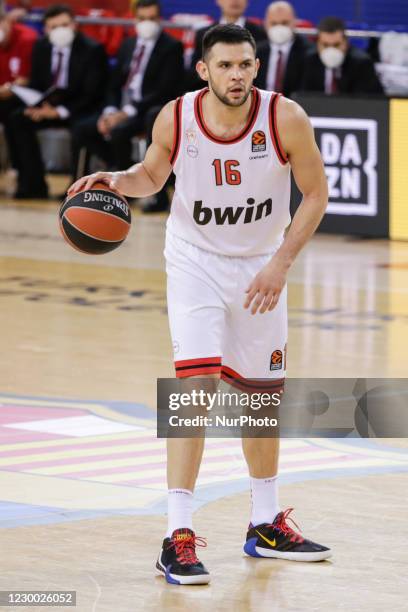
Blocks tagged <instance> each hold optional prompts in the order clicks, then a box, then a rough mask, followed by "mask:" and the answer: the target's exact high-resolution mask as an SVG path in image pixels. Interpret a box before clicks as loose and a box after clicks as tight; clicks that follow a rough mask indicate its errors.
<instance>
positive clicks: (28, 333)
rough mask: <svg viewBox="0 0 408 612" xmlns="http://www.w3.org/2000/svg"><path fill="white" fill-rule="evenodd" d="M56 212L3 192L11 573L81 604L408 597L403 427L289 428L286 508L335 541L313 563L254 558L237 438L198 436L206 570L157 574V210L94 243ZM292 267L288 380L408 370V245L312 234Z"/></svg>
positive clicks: (1, 557)
mask: <svg viewBox="0 0 408 612" xmlns="http://www.w3.org/2000/svg"><path fill="white" fill-rule="evenodd" d="M57 209H58V206H57V204H56V203H45V202H44V203H42V202H40V203H27V204H24V205H19V206H15V205H14V204H12V203H11V202H9V201H7V200H6V199H4V200H3V201H2V202H1V206H0V316H1V321H2V337H1V339H2V343H1V344H2V351H1V352H0V372H1V374H0V376H1V384H0V551H1V554H0V590H76V591H77V608H76V609H77V610H79V611H80V612H94V611H97V612H134V611H139V610H160V611H161V610H166V611H167V610H169V611H173V610H191V609H192V608H193V607H194V609H195V610H197V611H201V610H203V611H204V610H208V609H209V608H211V609H213V610H214V611H216V610H222V611H224V610H239V611H240V612H241V611H242V612H246V611H248V612H252V611H254V612H255V611H256V612H258V611H262V612H263V611H266V610H268V611H269V610H273V611H277V612H286V611H291V612H292V611H293V612H295V611H300V610H302V611H304V610H313V611H314V610H316V611H317V610H318V611H324V612H326V611H327V612H331V611H332V610H336V611H337V610H339V611H342V610H347V611H364V612H365V611H367V612H376V611H378V612H379V611H380V610H381V612H382V611H383V610H384V609H387V610H393V611H401V612H402V610H406V609H407V608H406V601H407V596H408V588H407V581H406V566H407V561H408V555H407V546H406V542H407V537H408V526H407V518H406V515H407V513H406V502H407V492H408V487H407V468H408V456H407V453H406V449H407V447H408V444H406V441H405V440H403V439H394V438H393V439H383V440H381V441H380V440H377V441H376V440H373V439H370V440H364V441H360V442H359V443H352V441H348V440H324V439H313V440H284V441H283V442H282V453H281V483H282V484H281V506H282V507H287V506H294V507H295V520H296V521H297V522H298V523H299V524H300V526H301V527H302V530H303V532H304V534H305V535H306V536H307V537H310V538H312V539H315V540H317V541H320V542H322V543H323V544H327V545H329V546H331V547H332V548H333V552H334V555H333V558H332V560H331V561H327V562H324V563H318V564H302V563H292V564H291V563H289V562H283V561H274V560H257V559H250V558H247V557H244V556H243V554H242V543H243V538H244V536H245V532H246V526H247V523H248V518H249V494H248V490H247V483H246V480H245V465H244V464H243V461H242V456H241V454H240V449H239V442H238V441H232V440H230V441H222V440H209V441H207V445H206V456H205V459H204V463H203V469H202V474H201V476H200V479H199V482H198V487H197V493H196V498H197V512H196V515H195V529H196V532H197V533H198V535H201V536H204V537H206V538H207V540H208V547H207V548H206V549H202V551H201V549H199V552H200V556H201V558H202V560H203V561H204V562H205V564H206V565H207V566H208V568H209V569H210V571H211V573H212V583H211V584H210V585H209V586H207V587H195V588H194V587H193V588H188V587H179V588H176V587H172V586H170V585H167V584H165V583H164V581H163V580H161V579H160V578H156V577H155V576H154V572H153V566H154V562H155V557H156V555H157V553H158V549H159V546H160V543H161V539H162V537H163V531H164V528H165V523H166V518H165V493H166V486H165V480H164V462H163V459H164V448H165V447H164V442H163V441H162V440H157V439H156V437H155V422H154V410H155V393H156V379H157V378H158V377H170V376H172V375H173V370H172V354H171V345H170V339H169V333H168V326H167V318H166V302H165V275H164V271H163V270H164V268H163V256H162V250H163V238H164V225H165V217H164V216H163V215H157V216H152V217H146V216H142V215H139V214H137V213H135V215H134V222H133V227H132V232H131V236H130V238H129V239H128V240H127V241H126V243H124V245H122V247H121V248H120V249H118V250H117V251H116V252H114V253H112V254H109V255H106V256H99V257H90V256H89V257H88V256H85V255H81V254H79V253H76V252H75V251H73V250H71V249H70V248H69V247H68V246H67V245H66V244H65V243H64V242H63V241H62V239H61V238H60V236H59V233H58V225H57ZM289 282H290V289H289V325H290V333H289V343H288V375H289V376H290V377H304V378H309V377H314V378H316V377H328V378H330V377H336V378H341V377H345V378H353V377H378V378H380V377H383V378H406V377H407V371H408V358H407V348H406V347H407V346H408V244H404V243H391V242H388V241H374V240H355V239H350V238H344V237H334V236H324V235H318V236H316V237H315V238H314V240H313V241H312V242H311V244H310V245H309V246H308V247H307V248H306V249H305V251H304V252H303V253H302V254H301V256H300V257H299V259H298V261H297V262H296V264H295V265H294V267H293V269H292V270H291V272H290V277H289ZM4 609H6V608H4ZM7 609H8V608H7ZM10 609H12V608H10ZM25 609H27V610H28V609H32V610H37V609H41V608H25ZM54 609H58V610H60V609H61V610H63V609H65V608H54Z"/></svg>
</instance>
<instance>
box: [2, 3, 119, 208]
mask: <svg viewBox="0 0 408 612" xmlns="http://www.w3.org/2000/svg"><path fill="white" fill-rule="evenodd" d="M44 32H45V36H44V37H43V38H41V39H39V40H38V41H37V42H36V43H35V45H34V48H33V57H32V68H31V74H30V79H29V83H28V85H29V87H31V88H33V89H35V90H37V91H39V92H42V93H44V94H45V101H44V102H43V103H42V104H40V105H39V106H36V107H29V108H24V109H20V110H17V111H15V112H14V113H13V114H11V115H10V118H9V121H8V122H7V125H6V130H5V132H6V138H7V141H8V144H9V148H10V149H12V150H13V151H14V157H15V159H13V160H12V161H13V165H14V166H15V168H16V169H17V171H18V183H17V191H16V193H15V196H14V197H15V198H17V199H25V198H30V199H33V198H35V199H37V198H39V199H44V198H47V197H48V187H47V183H46V181H45V169H44V163H43V160H42V157H41V151H40V146H39V142H38V139H37V130H39V129H41V130H42V129H46V128H49V127H67V128H69V129H73V128H74V126H75V124H76V123H77V122H78V121H79V120H80V119H83V118H84V117H87V116H90V115H92V114H93V113H94V112H95V111H96V110H97V109H98V108H99V107H100V100H101V97H103V96H104V93H105V83H106V79H107V58H106V54H105V51H104V49H103V47H102V45H100V44H99V43H97V42H95V41H93V40H91V39H90V38H87V37H86V36H84V35H83V34H81V33H80V32H77V29H76V24H75V19H74V14H73V12H72V9H71V8H70V7H69V6H66V5H53V6H50V7H49V8H48V9H47V11H46V12H45V14H44ZM47 94H48V95H47ZM75 165H76V159H75V156H73V168H74V166H75ZM73 174H74V171H73Z"/></svg>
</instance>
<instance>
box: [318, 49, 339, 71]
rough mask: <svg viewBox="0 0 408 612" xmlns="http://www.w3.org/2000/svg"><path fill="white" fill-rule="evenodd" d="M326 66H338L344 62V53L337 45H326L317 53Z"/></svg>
mask: <svg viewBox="0 0 408 612" xmlns="http://www.w3.org/2000/svg"><path fill="white" fill-rule="evenodd" d="M319 55H320V59H321V60H322V62H323V64H324V65H325V66H326V68H338V67H339V66H341V65H342V63H343V62H344V57H345V53H344V51H341V50H340V49H337V47H326V48H325V49H323V51H320V53H319Z"/></svg>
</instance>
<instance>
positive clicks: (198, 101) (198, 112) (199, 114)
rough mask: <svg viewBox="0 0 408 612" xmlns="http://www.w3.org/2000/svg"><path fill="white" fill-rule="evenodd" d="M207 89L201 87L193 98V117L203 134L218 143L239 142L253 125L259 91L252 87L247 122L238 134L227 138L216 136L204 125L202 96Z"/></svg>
mask: <svg viewBox="0 0 408 612" xmlns="http://www.w3.org/2000/svg"><path fill="white" fill-rule="evenodd" d="M208 91H209V90H208V88H205V89H202V90H201V91H200V92H199V93H198V94H197V95H196V98H195V100H194V114H195V118H196V121H197V123H198V125H199V127H200V130H201V131H202V132H203V134H204V136H206V137H207V138H209V139H210V140H212V141H213V142H216V143H218V144H235V143H236V142H239V141H240V140H242V139H243V138H245V136H247V135H248V133H249V132H250V131H251V129H252V128H253V126H254V123H255V121H256V118H257V116H258V112H259V107H260V105H261V94H260V93H259V91H258V89H257V88H256V87H253V88H252V103H251V108H250V110H249V116H248V122H247V124H246V126H245V127H244V129H243V130H242V132H241V133H240V134H238V135H237V136H234V137H233V138H228V139H226V138H218V136H216V135H215V134H213V133H212V132H211V131H210V130H209V129H208V127H207V126H206V125H205V121H204V115H203V98H204V96H205V95H206V93H208Z"/></svg>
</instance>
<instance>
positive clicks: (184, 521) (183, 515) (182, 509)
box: [166, 489, 193, 538]
mask: <svg viewBox="0 0 408 612" xmlns="http://www.w3.org/2000/svg"><path fill="white" fill-rule="evenodd" d="M183 528H184V529H193V494H192V492H191V491H189V490H188V489H169V491H168V510H167V533H166V538H170V537H171V535H172V533H173V531H174V530H175V529H183Z"/></svg>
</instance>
